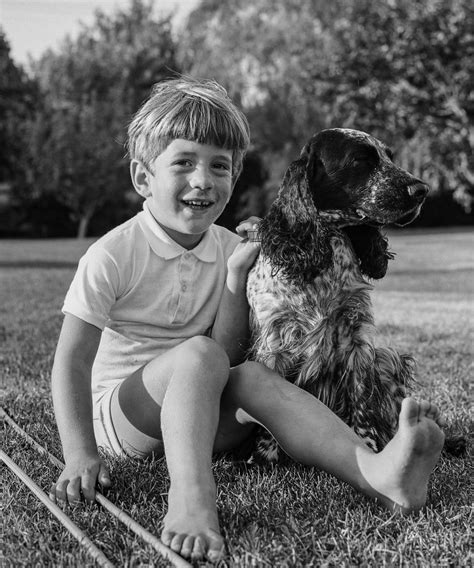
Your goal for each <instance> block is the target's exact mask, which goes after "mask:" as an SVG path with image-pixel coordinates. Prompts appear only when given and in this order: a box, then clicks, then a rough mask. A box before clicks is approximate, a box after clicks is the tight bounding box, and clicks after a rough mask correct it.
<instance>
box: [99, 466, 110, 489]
mask: <svg viewBox="0 0 474 568" xmlns="http://www.w3.org/2000/svg"><path fill="white" fill-rule="evenodd" d="M98 480H99V483H100V484H101V485H103V486H104V487H110V485H111V481H110V475H109V471H108V469H107V468H106V467H105V466H104V465H103V464H102V465H101V466H100V471H99V476H98Z"/></svg>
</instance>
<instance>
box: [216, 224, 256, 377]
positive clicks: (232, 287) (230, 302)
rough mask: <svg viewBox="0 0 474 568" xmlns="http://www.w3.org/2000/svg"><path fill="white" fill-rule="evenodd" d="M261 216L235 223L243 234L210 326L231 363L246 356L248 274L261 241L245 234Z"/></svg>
mask: <svg viewBox="0 0 474 568" xmlns="http://www.w3.org/2000/svg"><path fill="white" fill-rule="evenodd" d="M259 221H260V219H259V218H258V217H250V218H249V219H247V220H246V221H243V222H242V223H241V224H240V225H239V226H238V227H237V233H238V234H239V235H240V236H241V237H244V240H243V241H241V242H240V243H239V244H238V245H237V246H236V248H235V250H234V252H233V253H232V255H231V256H230V257H229V260H228V262H227V280H226V284H225V287H224V291H223V293H222V298H221V302H220V305H219V309H218V311H217V315H216V320H215V323H214V326H213V328H212V338H213V339H215V340H216V341H217V343H219V344H220V345H222V347H224V349H225V351H226V353H227V355H228V356H229V359H230V364H231V365H232V366H235V365H238V364H239V363H241V362H242V361H243V360H244V359H245V353H246V350H247V347H248V341H249V333H250V332H249V306H248V302H247V294H246V285H247V274H248V271H249V270H250V268H251V267H252V265H253V263H254V262H255V259H256V258H257V256H258V253H259V250H260V243H258V242H251V241H249V240H248V239H246V238H245V237H246V236H247V231H250V230H254V229H255V228H256V227H257V226H258V222H259Z"/></svg>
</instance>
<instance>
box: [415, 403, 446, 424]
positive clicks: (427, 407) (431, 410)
mask: <svg viewBox="0 0 474 568" xmlns="http://www.w3.org/2000/svg"><path fill="white" fill-rule="evenodd" d="M419 406H420V413H419V417H420V418H422V417H424V416H426V418H429V419H430V420H433V421H434V422H436V423H437V424H438V426H444V425H445V421H444V418H443V417H442V416H441V413H440V411H439V408H438V407H437V406H436V405H435V404H433V403H432V402H429V401H428V400H422V401H421V402H420V404H419Z"/></svg>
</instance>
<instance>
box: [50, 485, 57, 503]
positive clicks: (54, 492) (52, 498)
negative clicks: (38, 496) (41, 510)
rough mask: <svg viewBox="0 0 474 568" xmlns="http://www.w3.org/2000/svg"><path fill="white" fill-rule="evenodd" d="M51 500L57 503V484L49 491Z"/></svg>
mask: <svg viewBox="0 0 474 568" xmlns="http://www.w3.org/2000/svg"><path fill="white" fill-rule="evenodd" d="M49 498H50V499H51V501H52V502H53V503H56V483H51V488H50V490H49Z"/></svg>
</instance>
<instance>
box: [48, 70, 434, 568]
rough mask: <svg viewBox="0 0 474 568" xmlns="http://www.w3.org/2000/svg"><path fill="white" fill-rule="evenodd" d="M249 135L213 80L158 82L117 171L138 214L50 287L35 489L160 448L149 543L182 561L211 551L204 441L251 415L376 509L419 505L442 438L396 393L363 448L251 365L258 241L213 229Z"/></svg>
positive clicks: (90, 490) (223, 444) (89, 486)
mask: <svg viewBox="0 0 474 568" xmlns="http://www.w3.org/2000/svg"><path fill="white" fill-rule="evenodd" d="M248 143H249V133H248V125H247V121H246V120H245V118H244V116H243V115H242V114H241V112H240V111H239V110H237V109H236V107H235V106H234V105H233V104H232V102H231V101H230V100H229V99H228V98H227V95H226V93H225V91H224V90H223V89H222V88H221V87H220V86H219V85H217V84H215V83H213V82H198V81H193V80H188V79H176V80H171V81H167V82H164V83H160V84H158V85H157V86H156V87H155V89H154V90H153V92H152V94H151V97H150V98H149V100H148V101H146V102H145V104H144V105H143V106H142V107H141V109H140V110H139V111H138V113H137V114H136V115H135V117H134V118H133V121H132V122H131V124H130V127H129V141H128V149H129V154H130V158H131V168H130V170H131V177H132V182H133V185H134V187H135V189H136V191H137V192H138V193H139V194H140V195H141V196H143V197H144V198H145V202H144V210H143V211H142V212H140V213H139V214H138V215H136V216H135V217H134V218H132V219H130V220H129V221H127V222H126V223H124V224H122V225H120V226H119V227H117V228H115V229H114V230H112V231H111V232H109V233H108V234H107V235H105V236H104V237H102V238H101V239H99V240H98V241H97V242H96V243H95V244H93V245H92V246H91V247H90V249H89V250H88V252H87V253H86V254H85V256H84V257H83V258H82V259H81V261H80V263H79V267H78V270H77V273H76V276H75V278H74V280H73V282H72V284H71V287H70V289H69V291H68V294H67V296H66V299H65V303H64V308H63V311H64V313H65V317H64V323H63V327H62V330H61V335H60V338H59V342H58V347H57V351H56V356H55V360H54V366H53V372H52V391H53V401H54V407H55V412H56V419H57V423H58V428H59V432H60V435H61V441H62V444H63V451H64V457H65V461H66V467H65V469H64V471H63V472H62V473H61V475H60V477H59V479H58V481H57V483H56V484H54V485H53V487H52V488H51V498H52V499H53V500H58V501H60V502H70V503H72V502H75V501H78V500H79V499H80V498H81V495H82V496H83V497H84V498H85V499H86V500H89V501H91V500H93V499H94V496H95V486H96V484H97V483H100V484H102V485H103V486H109V485H110V483H111V482H110V477H109V473H108V471H107V467H106V465H105V463H104V462H103V461H102V459H101V458H100V457H99V454H98V449H97V448H98V446H99V447H103V448H104V449H105V450H107V451H109V452H112V453H113V454H116V455H119V456H130V457H132V458H133V457H141V456H146V455H148V454H150V453H152V452H154V453H156V454H158V455H163V453H164V454H165V455H166V460H167V465H168V469H169V475H170V489H169V495H168V512H167V514H166V517H165V519H164V528H163V531H162V535H161V538H162V540H163V542H164V543H165V544H166V545H168V546H170V547H171V548H172V549H173V550H175V551H176V552H178V553H180V554H181V555H183V556H184V557H192V558H193V559H198V558H203V557H205V556H206V557H207V558H208V559H210V560H212V561H215V560H218V559H219V558H220V557H221V556H222V554H223V551H224V542H223V538H222V536H221V534H220V531H219V523H218V517H217V511H216V504H215V493H216V488H215V482H214V479H213V476H212V473H211V459H212V454H213V452H219V451H225V450H230V449H231V448H233V447H235V446H237V445H238V444H239V443H241V442H242V441H243V440H244V439H245V438H246V437H247V436H248V435H249V433H250V431H251V429H252V428H253V426H254V425H255V424H261V425H263V426H264V427H265V428H267V429H268V430H269V431H270V432H271V433H272V434H273V435H274V436H275V438H276V439H277V440H278V442H279V443H280V445H281V446H282V447H283V449H284V450H285V451H286V452H287V453H288V454H289V455H290V456H292V457H293V458H294V459H295V460H298V461H299V462H301V463H305V464H308V465H313V466H316V467H319V468H321V469H323V470H325V471H328V472H330V473H332V474H334V475H336V476H337V477H338V478H339V479H341V480H343V481H346V482H348V483H350V484H351V485H352V486H353V487H355V488H356V489H358V490H359V491H362V492H364V493H365V494H366V495H369V496H371V497H374V498H377V499H379V500H380V501H381V502H382V503H383V504H384V505H385V506H387V507H389V508H391V509H398V510H402V511H412V510H416V509H419V508H421V507H422V506H423V505H424V503H425V501H426V494H427V484H428V478H429V475H430V473H431V471H432V469H433V467H434V466H435V464H436V462H437V460H438V457H439V454H440V451H441V447H442V445H443V439H444V435H443V433H442V431H441V429H440V427H439V426H441V425H442V420H441V418H440V415H439V412H438V410H437V409H436V408H435V407H434V406H431V405H430V404H429V403H427V402H421V403H417V402H415V401H414V400H413V399H406V400H405V401H404V403H403V406H402V411H401V414H400V427H399V430H398V432H397V434H396V436H395V437H394V439H393V440H392V441H391V442H390V443H389V444H388V446H387V447H386V448H385V449H384V450H383V451H382V452H381V453H379V454H375V453H373V452H372V451H371V450H370V449H369V448H368V447H367V446H365V444H364V443H363V442H362V441H361V440H360V439H359V438H358V437H357V436H356V435H355V434H354V432H353V431H352V430H351V429H350V428H348V427H347V426H346V425H345V424H344V423H343V422H342V421H340V420H339V419H338V418H337V417H336V416H335V415H334V414H333V413H332V412H331V411H330V410H329V409H328V408H327V407H325V406H324V405H322V404H321V403H320V402H319V401H318V400H317V399H315V398H314V397H313V396H311V395H309V394H308V393H306V392H304V391H302V390H301V389H299V388H298V387H296V386H294V385H292V384H290V383H289V382H286V381H285V380H283V379H282V378H281V377H279V376H278V375H277V374H275V373H273V372H272V371H270V370H269V369H267V368H266V367H264V366H262V365H259V364H257V363H255V362H250V361H249V362H245V363H242V361H243V357H244V350H245V346H246V341H247V337H248V305H247V301H246V295H245V283H246V277H247V272H248V270H249V268H250V267H251V265H252V263H253V262H254V260H255V258H256V256H257V254H258V245H257V244H255V243H252V242H249V240H248V239H247V238H245V237H246V235H247V231H249V230H250V229H252V228H254V224H255V222H256V221H257V219H256V218H251V219H249V220H248V221H246V222H244V223H242V224H241V225H240V226H239V227H238V228H237V232H238V234H239V235H240V237H243V238H240V237H239V236H238V235H234V234H233V233H231V232H229V231H227V230H225V229H223V228H222V227H218V226H216V225H214V224H213V223H214V221H215V220H216V219H217V218H218V217H219V215H220V214H221V213H222V211H223V209H224V207H225V205H226V203H227V202H228V201H229V199H230V196H231V194H232V188H233V186H234V184H235V181H236V179H237V177H238V175H239V173H240V170H241V167H242V159H243V156H244V154H245V151H246V149H247V146H248Z"/></svg>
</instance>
